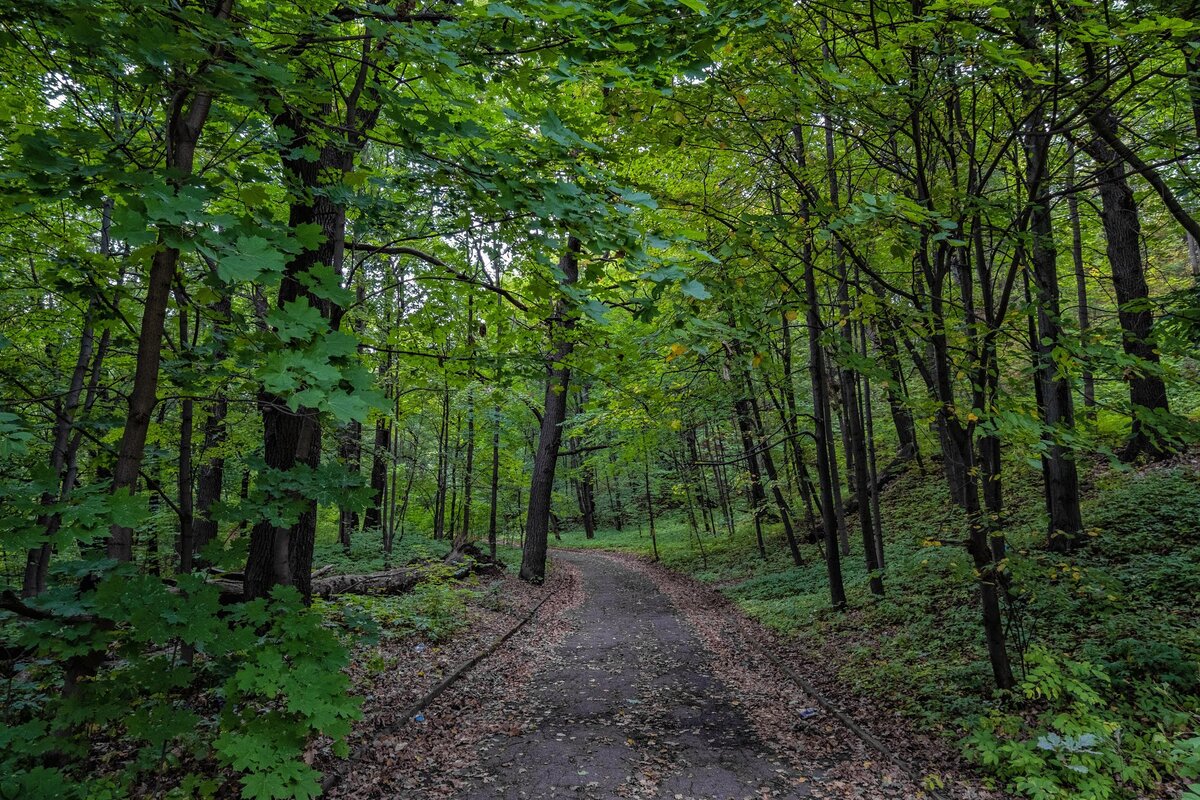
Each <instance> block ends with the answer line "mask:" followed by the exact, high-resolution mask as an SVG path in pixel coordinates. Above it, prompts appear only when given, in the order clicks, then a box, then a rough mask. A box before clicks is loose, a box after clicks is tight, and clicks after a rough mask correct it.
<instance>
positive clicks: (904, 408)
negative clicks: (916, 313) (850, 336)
mask: <svg viewBox="0 0 1200 800" xmlns="http://www.w3.org/2000/svg"><path fill="white" fill-rule="evenodd" d="M895 322H896V321H895V319H894V318H893V317H892V316H891V314H890V313H887V312H885V313H884V315H883V326H882V328H879V329H876V331H875V338H876V341H877V344H878V345H879V354H880V356H881V358H882V361H883V366H884V369H886V370H887V373H888V379H887V382H886V383H885V385H884V390H885V392H886V393H887V401H888V410H889V411H890V412H891V416H892V425H893V426H894V427H895V429H896V458H897V459H898V460H900V461H908V460H910V459H913V458H919V456H920V450H919V449H918V445H917V425H916V422H914V421H913V415H912V411H910V410H909V408H908V405H907V403H905V392H904V372H903V370H902V369H901V367H900V356H899V350H898V348H897V347H896V335H897V333H896V329H895Z"/></svg>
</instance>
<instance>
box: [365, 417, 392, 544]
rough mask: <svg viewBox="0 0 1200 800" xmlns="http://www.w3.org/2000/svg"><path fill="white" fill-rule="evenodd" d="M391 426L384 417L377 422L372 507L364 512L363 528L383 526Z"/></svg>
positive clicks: (373, 449)
mask: <svg viewBox="0 0 1200 800" xmlns="http://www.w3.org/2000/svg"><path fill="white" fill-rule="evenodd" d="M389 428H390V426H389V425H388V421H387V420H386V419H384V418H383V417H380V418H379V419H377V420H375V443H374V445H373V446H372V447H371V491H372V496H371V505H370V506H368V507H367V510H366V511H364V512H363V528H364V529H365V530H378V529H379V528H380V527H381V526H382V524H383V496H384V494H385V492H386V491H387V472H388V470H387V451H388V442H390V441H391V435H390V430H389Z"/></svg>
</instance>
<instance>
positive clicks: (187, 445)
mask: <svg viewBox="0 0 1200 800" xmlns="http://www.w3.org/2000/svg"><path fill="white" fill-rule="evenodd" d="M176 302H177V303H178V304H179V347H180V348H181V349H182V348H184V347H187V343H188V339H189V334H188V313H187V312H188V309H187V304H186V303H187V301H186V298H185V297H184V296H183V293H182V292H179V293H178V295H177V297H176ZM196 327H197V328H199V327H200V321H199V319H197V320H196ZM193 411H194V406H193V401H192V398H190V397H185V398H184V399H183V400H182V401H180V404H179V461H178V468H177V472H178V475H177V478H178V491H179V502H178V505H179V545H178V555H179V572H180V573H185V574H186V573H188V572H191V571H192V556H193V554H194V552H195V548H196V542H195V535H194V531H193V528H192V523H193V516H194V512H193V502H192V501H193V495H192V491H193V490H192V415H193Z"/></svg>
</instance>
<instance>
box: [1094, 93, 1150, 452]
mask: <svg viewBox="0 0 1200 800" xmlns="http://www.w3.org/2000/svg"><path fill="white" fill-rule="evenodd" d="M1091 122H1092V127H1093V128H1094V129H1097V130H1099V129H1100V128H1104V130H1105V133H1107V134H1108V135H1110V136H1116V135H1117V120H1116V117H1114V116H1113V115H1112V114H1111V113H1104V114H1100V115H1094V116H1093V117H1092V118H1091ZM1087 149H1088V152H1089V153H1090V154H1091V156H1092V157H1093V158H1094V159H1095V160H1096V162H1097V164H1098V165H1099V168H1100V169H1099V173H1098V176H1097V177H1098V178H1099V180H1100V202H1101V213H1100V220H1101V223H1102V224H1103V225H1104V236H1105V239H1106V241H1107V252H1108V263H1109V266H1110V267H1111V269H1112V279H1113V288H1114V289H1115V290H1116V295H1117V317H1118V319H1119V320H1120V323H1121V332H1122V337H1121V340H1122V341H1121V344H1122V346H1123V347H1124V349H1125V353H1126V355H1129V356H1132V357H1133V358H1136V359H1137V360H1138V361H1139V362H1140V366H1137V367H1133V368H1130V369H1126V370H1125V380H1126V382H1127V383H1128V384H1129V402H1130V405H1131V409H1130V414H1131V416H1132V418H1133V432H1132V436H1131V438H1130V441H1129V444H1128V445H1127V446H1126V448H1125V452H1124V453H1123V457H1124V458H1125V459H1126V460H1132V459H1134V458H1136V457H1137V456H1139V455H1143V454H1144V455H1147V456H1149V457H1150V458H1152V459H1160V458H1165V457H1167V456H1168V455H1170V451H1169V450H1168V449H1167V448H1166V447H1165V446H1164V445H1163V443H1162V441H1161V440H1160V439H1159V438H1158V436H1157V435H1156V434H1155V432H1154V429H1153V424H1151V425H1150V426H1147V425H1146V422H1145V419H1144V418H1145V416H1146V415H1153V414H1155V413H1160V414H1161V413H1165V412H1166V411H1167V387H1166V384H1165V383H1163V379H1162V378H1161V377H1160V376H1159V374H1158V364H1159V358H1158V353H1157V352H1156V351H1155V349H1154V336H1153V325H1154V315H1153V312H1152V311H1151V309H1150V289H1149V287H1148V286H1147V285H1146V275H1145V269H1144V266H1143V263H1142V252H1141V239H1142V226H1141V222H1140V220H1139V218H1138V207H1137V200H1136V199H1135V198H1134V196H1133V189H1132V188H1130V186H1129V180H1128V178H1127V177H1126V174H1125V165H1124V163H1123V162H1122V161H1121V160H1120V159H1119V158H1118V157H1117V155H1116V153H1114V152H1113V151H1112V150H1111V149H1110V148H1109V147H1108V146H1107V145H1106V144H1104V142H1103V140H1101V139H1096V140H1093V141H1092V142H1090V143H1089V144H1088V145H1087Z"/></svg>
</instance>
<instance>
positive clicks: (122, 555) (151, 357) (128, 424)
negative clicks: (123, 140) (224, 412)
mask: <svg viewBox="0 0 1200 800" xmlns="http://www.w3.org/2000/svg"><path fill="white" fill-rule="evenodd" d="M232 5H233V0H222V2H221V3H220V5H219V7H218V8H217V9H215V11H214V14H213V16H214V17H216V18H218V19H225V18H227V17H228V16H229V12H230V9H231V7H232ZM189 98H190V99H189ZM211 107H212V95H211V94H210V93H209V92H207V91H201V92H196V93H195V94H192V95H189V94H188V93H187V92H184V91H181V92H177V93H176V95H175V97H174V98H173V100H172V102H171V108H170V111H169V112H168V119H167V141H166V167H167V171H168V173H169V174H170V178H169V179H168V182H169V184H170V186H171V187H172V192H178V191H179V190H180V189H181V188H182V187H183V184H184V182H185V181H186V180H187V178H188V177H189V176H191V174H192V169H193V164H194V161H195V155H196V145H197V143H198V142H199V140H200V133H201V131H202V130H203V129H204V125H205V123H206V122H207V121H208V112H209V109H210V108H211ZM179 236H182V232H181V231H179V230H177V229H176V230H168V229H166V228H163V229H160V230H159V233H158V246H157V249H156V250H155V252H154V256H153V258H152V259H151V261H150V274H149V275H148V276H147V279H146V296H145V297H144V298H143V300H142V322H141V327H140V328H139V331H138V343H137V357H136V359H135V367H134V373H133V388H132V389H131V390H130V392H129V405H128V409H127V411H126V414H125V427H124V429H123V431H122V433H121V442H120V445H118V448H117V460H116V465H115V466H114V467H113V474H112V493H113V494H118V493H120V492H127V493H129V494H132V493H133V492H134V491H135V490H136V488H137V481H138V474H139V472H140V471H141V467H142V457H143V455H144V454H145V451H146V436H147V434H148V433H149V431H150V419H151V416H152V414H153V413H154V407H155V406H156V405H157V403H158V372H159V367H160V365H161V363H162V337H163V330H164V328H165V326H166V319H167V304H168V302H169V301H170V299H171V285H172V283H173V282H174V280H175V267H176V265H177V264H178V263H179V250H178V248H175V247H171V246H170V245H169V244H168V242H169V241H172V240H175V239H176V238H177V237H179ZM106 550H107V554H108V557H109V558H111V559H115V560H117V561H131V560H133V529H131V528H126V527H124V526H121V525H113V526H112V528H111V530H110V531H109V537H108V544H107V547H106Z"/></svg>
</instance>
